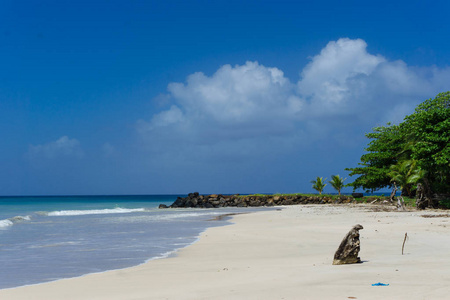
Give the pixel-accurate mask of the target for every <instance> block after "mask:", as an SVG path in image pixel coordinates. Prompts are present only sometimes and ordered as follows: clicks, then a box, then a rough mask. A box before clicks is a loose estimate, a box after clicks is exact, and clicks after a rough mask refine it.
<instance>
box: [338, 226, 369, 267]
mask: <svg viewBox="0 0 450 300" xmlns="http://www.w3.org/2000/svg"><path fill="white" fill-rule="evenodd" d="M361 229H363V227H362V226H361V225H359V224H358V225H355V226H354V227H353V228H352V229H351V230H350V231H349V232H348V233H347V235H346V236H345V237H344V239H343V240H342V242H341V244H340V245H339V248H338V249H337V250H336V253H335V254H334V260H333V265H344V264H356V263H360V262H361V259H360V258H359V257H358V254H359V250H360V242H359V231H360V230H361Z"/></svg>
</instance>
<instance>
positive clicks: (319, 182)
mask: <svg viewBox="0 0 450 300" xmlns="http://www.w3.org/2000/svg"><path fill="white" fill-rule="evenodd" d="M325 180H327V179H326V178H325V179H323V177H317V178H316V180H311V183H312V184H313V186H312V188H313V189H315V190H316V191H318V192H319V194H320V195H322V191H323V189H324V188H325V186H326V185H327V184H326V183H325Z"/></svg>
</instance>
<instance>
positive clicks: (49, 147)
mask: <svg viewBox="0 0 450 300" xmlns="http://www.w3.org/2000/svg"><path fill="white" fill-rule="evenodd" d="M27 154H28V157H29V158H31V159H54V158H58V157H76V158H81V157H82V156H83V155H84V153H83V150H82V149H81V146H80V142H79V141H78V140H77V139H70V138H69V137H67V136H62V137H60V138H59V139H58V140H56V141H53V142H49V143H47V144H43V145H36V146H34V145H30V146H29V149H28V153H27Z"/></svg>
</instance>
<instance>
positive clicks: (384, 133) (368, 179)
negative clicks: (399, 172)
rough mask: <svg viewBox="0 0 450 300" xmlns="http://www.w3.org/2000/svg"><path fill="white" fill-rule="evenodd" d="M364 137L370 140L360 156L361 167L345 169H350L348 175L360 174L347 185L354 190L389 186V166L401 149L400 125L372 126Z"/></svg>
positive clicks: (393, 162)
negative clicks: (364, 151)
mask: <svg viewBox="0 0 450 300" xmlns="http://www.w3.org/2000/svg"><path fill="white" fill-rule="evenodd" d="M366 137H367V138H369V139H371V141H370V143H369V145H368V147H367V148H366V149H365V150H366V151H367V152H368V153H366V154H364V155H363V156H361V163H359V165H360V166H361V167H357V168H347V169H345V170H347V171H351V173H350V174H349V175H350V176H354V175H360V176H359V177H358V178H357V179H356V180H355V181H354V182H352V183H349V184H348V185H347V186H351V187H353V189H354V190H355V189H357V188H363V189H366V190H371V191H375V190H378V189H381V188H385V187H391V186H392V182H391V178H390V177H389V175H388V173H389V171H390V170H389V167H390V166H391V165H393V164H396V163H397V161H398V159H399V157H400V156H401V155H400V153H401V152H402V150H403V148H402V143H403V138H402V134H401V132H400V127H399V126H397V125H390V124H389V123H388V124H387V126H381V127H375V128H373V132H371V133H368V134H366Z"/></svg>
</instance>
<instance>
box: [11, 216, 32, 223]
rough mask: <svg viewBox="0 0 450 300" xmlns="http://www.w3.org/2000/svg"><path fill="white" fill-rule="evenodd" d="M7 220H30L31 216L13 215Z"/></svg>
mask: <svg viewBox="0 0 450 300" xmlns="http://www.w3.org/2000/svg"><path fill="white" fill-rule="evenodd" d="M9 220H10V221H13V222H21V221H30V220H31V216H25V217H24V216H15V217H14V218H11V219H9Z"/></svg>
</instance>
